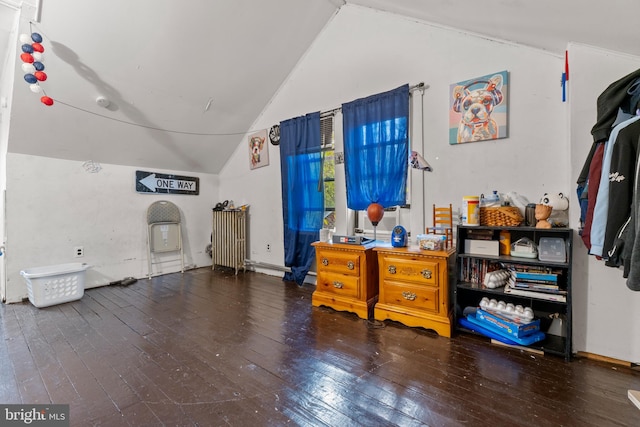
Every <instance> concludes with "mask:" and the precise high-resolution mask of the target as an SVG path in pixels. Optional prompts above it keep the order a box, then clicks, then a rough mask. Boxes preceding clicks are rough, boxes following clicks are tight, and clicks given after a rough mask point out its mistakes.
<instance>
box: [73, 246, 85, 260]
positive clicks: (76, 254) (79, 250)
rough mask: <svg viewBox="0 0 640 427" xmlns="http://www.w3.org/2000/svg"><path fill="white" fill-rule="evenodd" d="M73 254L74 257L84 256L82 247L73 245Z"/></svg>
mask: <svg viewBox="0 0 640 427" xmlns="http://www.w3.org/2000/svg"><path fill="white" fill-rule="evenodd" d="M73 256H74V257H76V258H82V257H83V256H84V247H82V246H75V247H74V248H73Z"/></svg>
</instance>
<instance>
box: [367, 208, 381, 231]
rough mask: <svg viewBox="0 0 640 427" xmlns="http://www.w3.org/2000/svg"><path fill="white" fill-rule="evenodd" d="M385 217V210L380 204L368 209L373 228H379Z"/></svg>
mask: <svg viewBox="0 0 640 427" xmlns="http://www.w3.org/2000/svg"><path fill="white" fill-rule="evenodd" d="M383 216H384V208H383V207H382V205H381V204H380V203H371V204H370V205H369V207H368V208H367V217H368V218H369V221H371V224H373V226H374V227H375V226H377V225H378V223H379V222H380V220H381V219H382V217H383Z"/></svg>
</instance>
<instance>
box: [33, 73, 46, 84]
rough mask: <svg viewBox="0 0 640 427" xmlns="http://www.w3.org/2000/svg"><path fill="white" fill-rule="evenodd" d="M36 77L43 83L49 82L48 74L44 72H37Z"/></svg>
mask: <svg viewBox="0 0 640 427" xmlns="http://www.w3.org/2000/svg"><path fill="white" fill-rule="evenodd" d="M33 75H34V76H36V79H38V80H40V81H41V82H43V81H45V80H47V73H45V72H44V71H36V72H35V73H33Z"/></svg>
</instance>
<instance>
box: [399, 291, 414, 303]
mask: <svg viewBox="0 0 640 427" xmlns="http://www.w3.org/2000/svg"><path fill="white" fill-rule="evenodd" d="M416 297H417V295H416V294H414V293H413V292H409V291H402V298H404V299H406V300H407V301H415V299H416Z"/></svg>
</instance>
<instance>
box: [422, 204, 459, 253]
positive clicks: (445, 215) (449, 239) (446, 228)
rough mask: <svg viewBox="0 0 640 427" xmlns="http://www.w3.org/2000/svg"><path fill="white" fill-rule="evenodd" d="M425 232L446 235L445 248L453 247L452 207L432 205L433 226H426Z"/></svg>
mask: <svg viewBox="0 0 640 427" xmlns="http://www.w3.org/2000/svg"><path fill="white" fill-rule="evenodd" d="M426 231H427V234H443V235H445V236H446V245H447V248H452V247H453V209H452V207H451V203H449V206H444V207H437V206H436V205H435V204H434V205H433V226H432V227H427V230H426Z"/></svg>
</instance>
